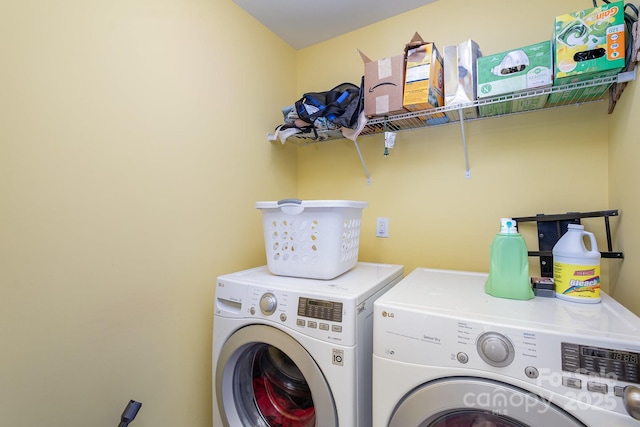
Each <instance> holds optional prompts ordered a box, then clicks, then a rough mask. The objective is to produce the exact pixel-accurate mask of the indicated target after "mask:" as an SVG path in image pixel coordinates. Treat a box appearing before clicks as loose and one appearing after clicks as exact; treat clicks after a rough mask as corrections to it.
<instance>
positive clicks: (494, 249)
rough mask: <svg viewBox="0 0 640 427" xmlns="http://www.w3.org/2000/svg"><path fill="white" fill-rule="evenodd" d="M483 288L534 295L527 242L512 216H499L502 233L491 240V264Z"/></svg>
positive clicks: (509, 294) (521, 296)
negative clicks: (530, 281) (530, 280)
mask: <svg viewBox="0 0 640 427" xmlns="http://www.w3.org/2000/svg"><path fill="white" fill-rule="evenodd" d="M484 291H485V292H486V293H488V294H489V295H493V296H494V297H498V298H509V299H519V300H528V299H531V298H533V289H532V287H531V284H530V283H529V254H528V252H527V245H526V243H525V241H524V238H523V237H522V234H520V233H518V229H517V227H516V222H515V221H514V220H513V219H511V218H501V219H500V233H498V234H496V236H495V237H494V239H493V242H491V264H490V265H489V278H488V279H487V282H486V283H485V286H484Z"/></svg>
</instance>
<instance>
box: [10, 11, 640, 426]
mask: <svg viewBox="0 0 640 427" xmlns="http://www.w3.org/2000/svg"><path fill="white" fill-rule="evenodd" d="M560 3H561V4H560ZM484 7H486V3H483V2H473V1H461V0H457V1H456V0H446V1H440V2H436V3H434V4H433V5H430V6H426V7H424V8H421V9H418V10H417V11H415V12H411V13H407V14H404V15H401V16H398V17H396V18H393V19H390V20H387V21H384V22H381V23H378V24H376V25H372V26H369V27H366V28H364V29H362V30H359V31H356V32H353V33H351V34H348V35H346V36H344V37H340V38H338V39H335V40H331V41H329V42H326V43H322V44H319V45H316V46H313V47H310V48H307V49H303V50H301V51H298V52H295V51H293V50H292V49H291V48H290V47H288V46H287V45H286V44H284V43H283V42H282V41H281V40H279V39H278V38H277V37H275V36H274V35H273V34H271V33H270V32H269V31H268V30H266V29H265V28H264V27H263V26H261V25H260V24H259V23H257V22H256V21H255V20H254V19H253V18H251V17H250V16H248V15H247V14H246V13H245V12H243V11H242V10H240V9H239V8H237V7H236V6H235V4H234V3H233V2H232V1H231V0H222V1H221V0H213V1H212V0H180V1H177V0H160V1H150V0H142V1H138V2H127V1H122V0H114V1H110V2H107V3H97V2H85V1H80V0H62V1H56V2H49V1H45V0H24V1H20V2H12V3H11V4H10V5H9V4H7V5H3V6H2V8H1V9H0V171H1V172H0V177H1V179H0V203H1V205H0V272H1V274H0V304H1V305H0V343H1V344H0V345H1V347H0V416H1V417H2V423H3V424H6V425H25V426H26V425H29V426H31V425H33V426H35V425H46V426H62V425H65V426H87V425H114V424H117V422H118V421H119V417H120V414H121V413H122V410H123V409H124V406H125V404H126V403H127V402H128V400H129V399H136V400H139V401H141V402H143V408H142V410H141V412H140V414H139V415H138V418H137V419H136V421H135V423H134V425H135V426H136V427H145V426H147V427H149V426H153V427H160V426H201V427H207V426H210V425H211V392H210V387H211V361H210V354H211V352H210V345H211V332H212V330H211V319H212V304H213V284H214V281H215V277H216V276H217V275H219V274H222V273H226V272H230V271H235V270H238V269H241V268H245V267H250V266H255V265H259V264H262V263H264V249H263V246H262V240H261V226H262V224H261V217H260V213H259V212H258V211H256V210H255V209H254V203H255V202H256V201H257V200H277V199H279V198H284V197H290V196H292V195H297V196H298V197H301V198H307V199H309V198H326V199H341V198H345V199H358V200H366V201H368V202H369V203H370V206H369V208H367V209H365V212H364V229H363V233H364V234H363V242H362V253H361V259H363V260H366V261H381V262H398V263H402V264H405V265H406V266H407V271H410V270H411V269H413V268H414V267H416V266H439V267H445V268H460V269H474V270H483V269H485V270H486V265H487V261H488V245H489V243H490V240H491V238H492V236H493V234H494V233H495V231H496V229H497V226H498V224H497V221H498V218H499V217H500V216H503V215H529V214H533V213H537V212H564V211H567V210H593V209H603V208H621V209H623V216H622V217H621V219H620V220H619V221H617V222H616V220H615V219H614V220H613V223H614V226H615V231H616V238H617V241H616V244H618V243H619V245H620V249H621V250H624V251H625V255H626V256H627V259H633V256H634V254H636V255H637V253H638V252H639V251H638V249H639V246H638V245H640V243H638V242H640V239H639V238H638V237H639V235H640V231H639V230H638V225H637V224H636V221H633V219H634V218H638V211H639V210H640V206H638V202H637V201H636V199H635V192H636V189H635V187H636V186H635V185H634V183H636V182H637V179H636V178H635V175H634V174H633V169H634V166H635V165H634V158H638V148H637V144H635V145H634V142H635V139H634V138H633V137H634V134H633V126H632V123H630V122H629V121H628V120H627V118H628V117H637V116H638V111H637V109H638V105H637V102H635V105H634V100H635V101H637V100H638V91H637V90H636V88H635V87H636V86H637V83H635V82H634V83H632V84H631V85H630V86H629V88H628V89H627V92H625V94H624V95H623V99H622V100H621V102H620V103H619V105H618V107H617V108H616V114H614V115H613V116H607V115H606V105H605V104H604V103H596V104H590V105H587V106H583V107H580V108H574V107H571V108H566V109H562V110H555V111H545V112H537V113H531V114H527V115H521V116H514V117H509V118H505V119H491V120H484V121H478V122H473V123H469V124H468V127H467V137H468V144H469V156H470V161H471V174H472V176H471V179H465V178H464V158H463V154H462V145H461V139H460V132H459V128H458V127H457V126H455V125H454V126H443V127H438V128H433V129H428V130H420V131H414V132H406V133H402V134H399V137H398V142H397V146H396V148H395V149H394V150H393V151H392V153H391V156H389V157H388V158H384V157H383V156H382V140H381V139H380V137H377V136H376V137H368V138H362V140H361V142H360V143H361V146H362V149H363V153H364V156H365V159H366V161H367V166H368V167H369V170H370V171H371V173H372V176H373V181H372V184H371V185H367V184H366V180H365V177H364V173H363V171H362V169H361V166H360V164H359V160H358V158H357V155H356V153H355V150H354V149H353V147H352V145H350V143H348V142H346V141H338V142H332V143H327V144H318V145H314V146H309V147H302V148H296V147H295V146H293V145H291V144H286V145H281V144H280V143H272V144H269V143H267V142H266V141H265V134H266V133H267V132H268V131H270V130H272V129H273V127H274V126H275V124H277V123H279V122H280V121H281V115H280V108H281V107H282V106H284V105H288V104H289V103H291V102H292V101H293V100H295V99H296V98H298V97H299V95H300V94H301V93H302V92H304V91H307V90H323V89H325V88H327V87H328V86H330V85H333V84H336V83H339V82H342V81H354V82H357V81H358V79H359V77H360V75H361V73H362V63H361V61H360V58H359V56H358V55H357V53H356V52H355V49H356V48H360V49H362V50H363V51H364V52H365V53H366V54H368V55H369V56H370V57H372V58H379V57H383V56H388V55H391V54H395V53H397V52H399V51H400V50H401V49H402V46H403V45H404V43H406V42H407V41H408V40H409V39H410V37H411V36H412V35H413V32H414V31H416V30H417V31H419V32H420V33H421V34H422V35H423V36H424V37H425V38H427V39H432V40H434V41H436V43H437V44H438V45H440V46H444V45H445V44H451V43H458V42H459V41H462V40H464V39H466V38H474V39H476V40H477V41H478V42H479V43H480V45H481V47H482V48H483V50H484V51H485V52H486V53H492V52H497V51H500V50H505V49H508V48H512V47H514V46H518V45H524V44H527V43H533V42H536V41H539V40H542V39H544V38H547V37H549V36H550V31H551V24H550V22H551V21H550V20H551V19H552V17H553V16H555V15H556V14H559V13H564V12H566V11H568V10H576V9H579V8H582V7H584V2H583V1H577V0H575V1H568V2H554V1H552V0H545V1H541V2H537V3H536V7H535V8H531V10H527V14H526V17H527V20H528V21H529V22H530V24H529V28H528V29H527V31H523V30H522V23H523V21H522V19H521V17H522V15H521V14H520V13H516V12H517V11H513V8H512V3H511V2H507V1H502V0H501V1H499V2H498V3H496V2H494V3H492V4H491V12H492V14H488V13H487V10H486V9H484ZM481 18H482V19H484V20H482V21H481V20H480V19H481ZM449 23H450V24H449ZM505 35H507V36H505ZM232 41H233V42H234V43H233V45H232ZM556 111H557V112H556ZM587 124H588V126H587ZM576 170H577V171H580V172H581V174H578V173H577V172H576ZM584 171H587V172H586V173H584ZM376 216H388V217H389V219H390V234H391V237H390V238H389V239H376V238H375V237H373V234H374V226H373V224H374V221H375V217H376ZM618 224H619V226H618ZM529 237H531V236H529ZM627 263H628V261H627ZM636 264H637V263H636ZM607 265H612V263H611V262H610V261H604V262H603V267H606V266H607ZM622 265H623V268H622V269H618V270H615V271H614V273H615V274H613V276H615V278H617V279H618V282H617V287H616V293H617V294H618V295H620V296H621V297H622V299H621V300H622V302H623V303H624V304H626V305H627V306H629V307H632V308H634V309H635V311H636V312H640V302H639V301H638V297H637V296H634V290H637V288H638V285H637V284H636V283H635V281H634V280H633V279H634V277H637V276H638V275H639V273H640V272H639V271H638V269H637V268H633V267H632V266H630V265H629V264H622ZM611 270H614V269H611ZM635 294H637V292H635Z"/></svg>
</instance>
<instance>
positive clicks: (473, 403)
mask: <svg viewBox="0 0 640 427" xmlns="http://www.w3.org/2000/svg"><path fill="white" fill-rule="evenodd" d="M389 426H390V427H448V426H468V427H529V426H553V427H576V426H581V427H585V426H584V424H583V423H581V422H580V421H578V420H577V419H575V418H574V417H572V416H571V415H570V414H568V413H567V412H565V411H563V410H562V409H560V408H559V407H557V406H556V405H554V404H553V403H551V402H549V401H546V400H544V399H542V398H541V397H540V396H538V395H536V394H533V393H530V392H527V391H526V390H522V389H520V388H518V387H515V386H511V385H509V384H504V383H501V382H498V381H493V380H489V379H482V378H471V377H462V378H446V379H442V380H438V381H433V382H429V383H426V384H423V385H422V386H420V387H418V388H416V389H415V390H413V391H412V392H411V393H409V394H408V395H407V396H405V398H404V399H403V400H402V401H401V402H400V403H399V404H398V406H396V409H395V411H394V413H393V415H392V416H391V421H390V422H389Z"/></svg>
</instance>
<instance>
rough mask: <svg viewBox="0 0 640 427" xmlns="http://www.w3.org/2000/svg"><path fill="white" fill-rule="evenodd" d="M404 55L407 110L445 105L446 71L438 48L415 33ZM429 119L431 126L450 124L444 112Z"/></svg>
mask: <svg viewBox="0 0 640 427" xmlns="http://www.w3.org/2000/svg"><path fill="white" fill-rule="evenodd" d="M405 55H406V70H405V79H404V101H403V105H404V108H406V109H407V110H409V111H422V110H429V109H432V108H436V107H442V106H444V72H443V67H442V57H441V56H440V52H438V49H437V48H436V45H435V44H434V43H427V42H425V41H424V40H422V37H420V35H419V34H418V33H415V34H414V36H413V38H412V39H411V42H409V43H408V44H407V45H406V46H405ZM426 120H427V123H430V122H432V123H430V124H438V123H440V122H446V121H447V119H446V116H445V115H444V113H438V114H429V115H427V116H426Z"/></svg>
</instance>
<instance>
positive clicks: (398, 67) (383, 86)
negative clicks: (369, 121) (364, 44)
mask: <svg viewBox="0 0 640 427" xmlns="http://www.w3.org/2000/svg"><path fill="white" fill-rule="evenodd" d="M358 52H359V53H360V57H361V58H362V61H363V62H364V86H365V87H364V114H365V115H366V116H367V117H374V116H385V115H391V114H400V113H405V112H406V110H405V109H404V108H403V106H402V90H403V85H404V55H403V54H400V55H396V56H392V57H388V58H382V59H378V60H377V61H372V60H371V59H369V58H368V57H367V56H366V55H365V54H364V53H362V52H360V50H358Z"/></svg>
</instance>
